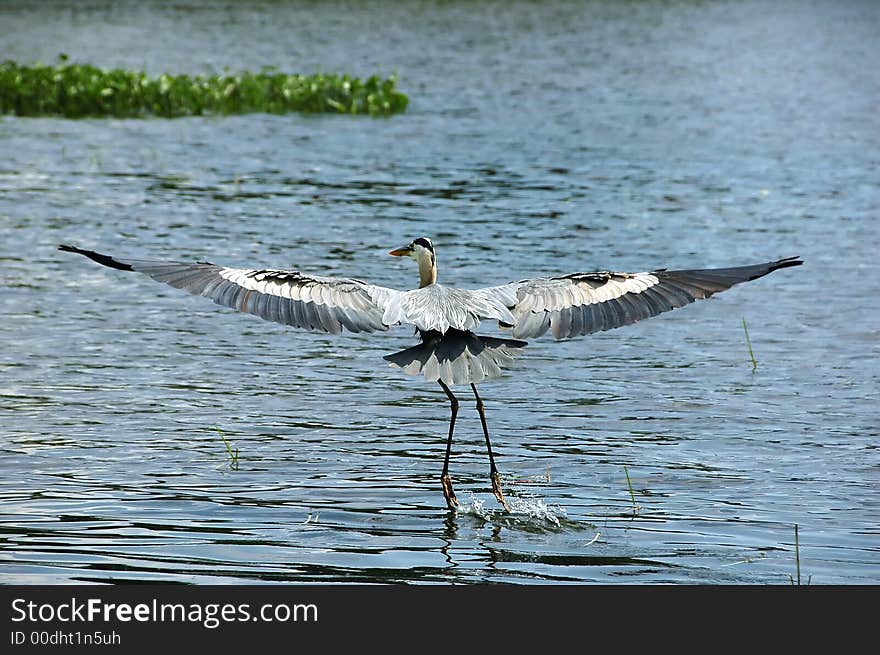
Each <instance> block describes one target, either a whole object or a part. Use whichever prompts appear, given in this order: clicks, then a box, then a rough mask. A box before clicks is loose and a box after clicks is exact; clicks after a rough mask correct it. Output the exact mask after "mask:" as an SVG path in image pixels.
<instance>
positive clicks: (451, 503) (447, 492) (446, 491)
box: [440, 473, 460, 510]
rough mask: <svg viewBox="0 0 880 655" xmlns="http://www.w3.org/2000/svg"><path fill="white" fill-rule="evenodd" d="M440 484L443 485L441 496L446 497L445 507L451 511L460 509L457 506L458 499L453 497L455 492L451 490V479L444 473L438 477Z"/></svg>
mask: <svg viewBox="0 0 880 655" xmlns="http://www.w3.org/2000/svg"><path fill="white" fill-rule="evenodd" d="M440 482H441V484H442V485H443V495H444V496H446V505H447V507H449V509H451V510H456V509H458V508H459V507H460V505H459V504H458V498H456V497H455V492H454V491H453V490H452V479H451V478H450V477H449V474H448V473H444V474H443V475H441V476H440Z"/></svg>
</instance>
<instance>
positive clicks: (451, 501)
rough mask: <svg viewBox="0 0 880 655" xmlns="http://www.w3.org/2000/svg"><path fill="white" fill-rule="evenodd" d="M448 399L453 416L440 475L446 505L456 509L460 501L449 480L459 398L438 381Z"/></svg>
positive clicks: (450, 420)
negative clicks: (453, 433)
mask: <svg viewBox="0 0 880 655" xmlns="http://www.w3.org/2000/svg"><path fill="white" fill-rule="evenodd" d="M437 382H439V383H440V386H441V387H443V391H445V392H446V397H447V398H449V405H450V408H451V409H452V416H451V417H450V418H449V438H448V439H447V440H446V459H444V460H443V473H441V474H440V483H441V484H442V485H443V495H444V496H445V497H446V505H447V506H448V507H449V509H455V508H457V507H458V506H459V505H458V499H457V498H456V497H455V492H454V491H453V490H452V480H451V479H450V478H449V455H450V454H451V453H452V432H453V431H454V430H455V417H456V416H458V398H456V397H455V394H453V393H452V391H451V390H450V389H449V387H447V386H446V385H445V384H444V383H443V380H437Z"/></svg>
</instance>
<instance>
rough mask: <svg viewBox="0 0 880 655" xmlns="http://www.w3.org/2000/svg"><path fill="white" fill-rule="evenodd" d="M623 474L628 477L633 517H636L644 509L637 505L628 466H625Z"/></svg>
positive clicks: (627, 482)
mask: <svg viewBox="0 0 880 655" xmlns="http://www.w3.org/2000/svg"><path fill="white" fill-rule="evenodd" d="M623 472H624V474H625V475H626V485H627V486H628V487H629V497H630V500H632V506H633V516H635V515H636V514H638V513H639V510H640V509H642V508H641V507H639V506H638V505H636V494H635V491H633V483H632V480H630V479H629V470H628V469H627V468H626V464H624V465H623Z"/></svg>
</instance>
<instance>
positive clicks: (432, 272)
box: [388, 237, 437, 287]
mask: <svg viewBox="0 0 880 655" xmlns="http://www.w3.org/2000/svg"><path fill="white" fill-rule="evenodd" d="M388 254H389V255H394V256H395V257H409V258H410V259H415V260H416V262H417V263H418V265H419V278H420V279H421V285H422V286H423V287H424V286H427V285H429V284H434V283H435V282H436V281H437V259H436V257H435V256H434V244H433V243H431V240H430V239H428V238H427V237H419V238H418V239H413V240H412V243H410V244H409V245H406V246H403V247H402V248H396V249H395V250H392V251H391V252H389V253H388Z"/></svg>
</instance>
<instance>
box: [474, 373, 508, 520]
mask: <svg viewBox="0 0 880 655" xmlns="http://www.w3.org/2000/svg"><path fill="white" fill-rule="evenodd" d="M471 389H473V390H474V398H476V399H477V412H478V413H479V414H480V423H482V424H483V434H484V435H486V448H487V449H488V451H489V477H490V478H491V480H492V493H493V494H495V498H497V499H498V502H499V503H501V505H502V507H504V509H505V510H507V511H508V512H509V511H510V508H509V507H508V506H507V503H506V502H505V500H504V494H503V493H502V492H501V478H500V476H499V475H498V469H497V468H495V458H494V457H493V456H492V444H491V443H489V428H488V426H487V425H486V412H485V410H484V408H483V399H482V398H480V394H478V393H477V387H476V385H474V384H471Z"/></svg>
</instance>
